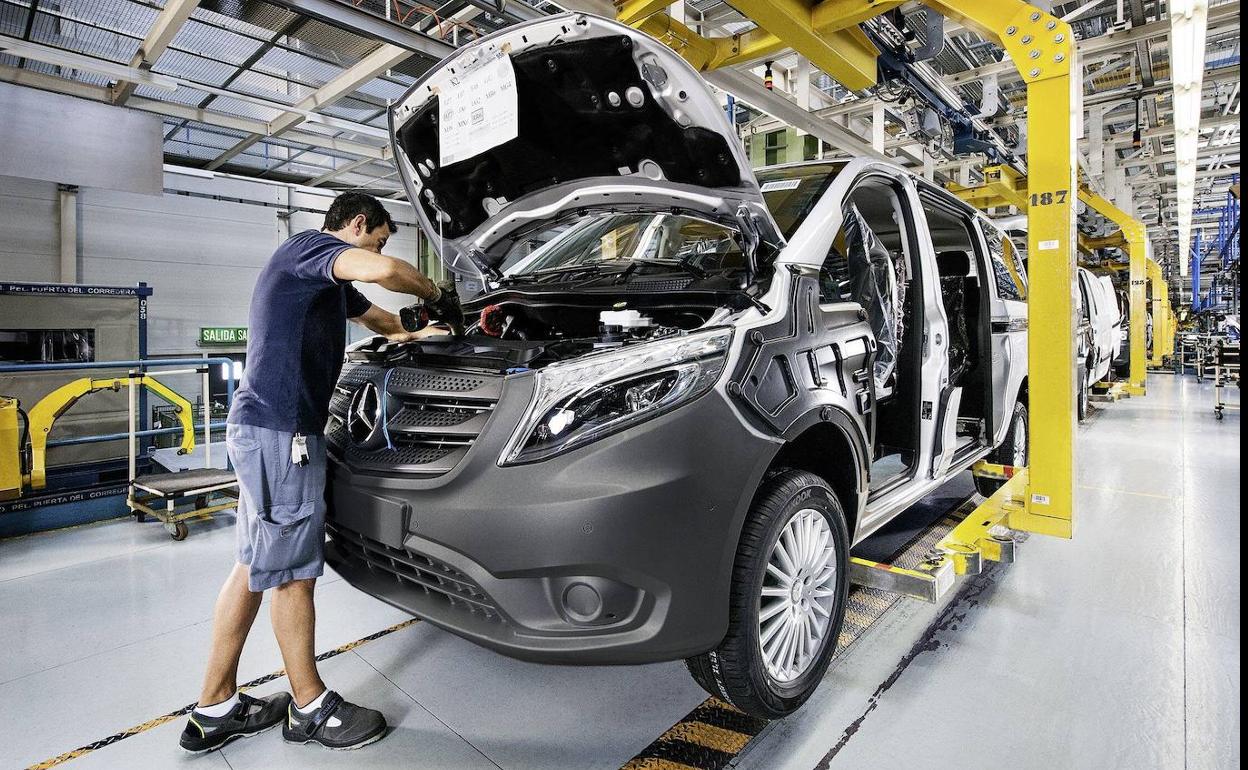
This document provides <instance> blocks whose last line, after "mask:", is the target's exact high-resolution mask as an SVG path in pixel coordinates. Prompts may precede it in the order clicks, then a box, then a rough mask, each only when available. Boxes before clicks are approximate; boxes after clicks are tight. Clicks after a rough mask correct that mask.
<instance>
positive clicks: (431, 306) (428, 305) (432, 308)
mask: <svg viewBox="0 0 1248 770" xmlns="http://www.w3.org/2000/svg"><path fill="white" fill-rule="evenodd" d="M438 289H439V290H441V292H442V293H441V295H440V296H439V297H438V298H437V299H435V300H429V301H427V302H425V309H426V310H427V311H428V313H429V318H431V319H433V320H435V321H442V322H443V323H445V324H446V325H447V326H449V327H451V330H452V333H453V334H454V335H455V336H456V337H458V336H460V335H461V334H463V333H464V309H463V308H462V307H460V304H459V293H458V292H457V291H455V282H454V281H443V282H442V283H439V284H438Z"/></svg>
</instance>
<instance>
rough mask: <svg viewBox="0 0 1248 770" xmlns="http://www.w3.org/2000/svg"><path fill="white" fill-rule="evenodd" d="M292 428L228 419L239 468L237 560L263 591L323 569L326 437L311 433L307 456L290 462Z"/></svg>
mask: <svg viewBox="0 0 1248 770" xmlns="http://www.w3.org/2000/svg"><path fill="white" fill-rule="evenodd" d="M293 437H294V436H293V434H291V433H285V432H282V431H278V430H269V429H268V428H259V427H256V426H254V425H236V424H234V423H230V424H229V425H227V426H226V429H225V448H226V451H227V452H228V453H229V455H230V462H232V463H233V464H234V470H235V472H236V473H237V474H238V487H239V498H238V521H237V523H236V524H235V532H236V537H237V542H238V562H239V564H246V565H248V566H249V567H250V568H251V569H250V574H249V577H248V581H247V582H248V587H249V588H250V589H251V590H252V591H256V592H259V591H264V590H266V589H269V588H276V587H277V586H280V585H283V584H285V583H289V582H291V581H292V580H306V579H309V578H315V577H320V576H321V574H322V573H323V572H324V571H325V437H324V436H308V437H307V441H308V462H307V464H306V465H302V466H300V465H295V464H294V463H293V462H291V458H290V451H291V439H292V438H293Z"/></svg>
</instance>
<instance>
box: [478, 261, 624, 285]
mask: <svg viewBox="0 0 1248 770" xmlns="http://www.w3.org/2000/svg"><path fill="white" fill-rule="evenodd" d="M602 265H603V263H602V262H587V263H586V264H583V265H567V266H564V267H548V268H546V269H545V270H534V271H533V272H531V273H515V274H512V275H507V276H504V277H503V280H504V281H505V282H507V283H519V282H522V281H540V280H541V279H543V278H550V277H552V276H567V275H576V274H578V273H597V272H598V271H600V270H602Z"/></svg>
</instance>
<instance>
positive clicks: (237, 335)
mask: <svg viewBox="0 0 1248 770" xmlns="http://www.w3.org/2000/svg"><path fill="white" fill-rule="evenodd" d="M199 344H200V345H246V344H247V327H246V326H202V327H200V329H199Z"/></svg>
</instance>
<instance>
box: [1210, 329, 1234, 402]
mask: <svg viewBox="0 0 1248 770" xmlns="http://www.w3.org/2000/svg"><path fill="white" fill-rule="evenodd" d="M1232 385H1233V386H1234V387H1235V388H1239V343H1238V342H1231V341H1229V340H1225V339H1224V340H1221V341H1220V342H1219V343H1218V346H1217V359H1216V362H1215V364H1214V370H1213V401H1214V406H1213V413H1214V415H1215V416H1216V417H1217V418H1218V419H1219V420H1221V419H1224V418H1225V416H1226V410H1227V409H1238V408H1239V402H1238V400H1236V402H1235V403H1233V404H1232V403H1228V402H1227V401H1226V394H1225V392H1224V391H1225V390H1226V389H1227V388H1229V387H1231V386H1232Z"/></svg>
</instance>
